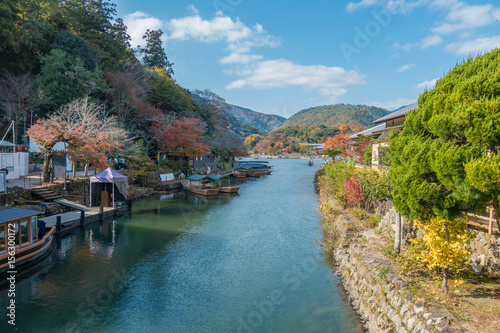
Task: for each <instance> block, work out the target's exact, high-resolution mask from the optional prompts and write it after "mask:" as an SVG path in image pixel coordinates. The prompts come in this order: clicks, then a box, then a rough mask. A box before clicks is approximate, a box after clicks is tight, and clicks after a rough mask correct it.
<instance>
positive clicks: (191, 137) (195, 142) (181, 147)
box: [151, 118, 209, 157]
mask: <svg viewBox="0 0 500 333" xmlns="http://www.w3.org/2000/svg"><path fill="white" fill-rule="evenodd" d="M151 131H152V132H153V134H154V136H155V140H156V143H157V144H158V148H159V149H160V151H164V152H170V153H172V154H174V155H177V156H187V157H197V156H202V155H206V154H207V150H208V148H209V147H208V145H207V144H206V143H205V142H203V140H202V135H203V133H205V131H204V130H203V129H202V128H201V126H200V120H199V119H196V118H181V119H177V120H174V121H173V122H172V123H171V124H169V123H168V122H161V121H156V122H155V124H154V125H153V126H151Z"/></svg>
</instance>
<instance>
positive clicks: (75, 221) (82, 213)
mask: <svg viewBox="0 0 500 333" xmlns="http://www.w3.org/2000/svg"><path fill="white" fill-rule="evenodd" d="M66 201H68V200H66ZM65 204H66V206H70V205H73V208H76V207H77V206H80V207H79V208H82V207H83V208H85V210H83V208H82V210H74V211H70V212H66V213H62V214H57V215H52V216H49V217H42V218H41V220H43V221H45V223H46V224H47V226H55V227H56V233H61V232H65V231H67V230H71V229H74V228H78V227H81V226H84V225H85V224H88V223H92V222H97V221H101V220H103V219H105V218H108V217H112V216H116V215H121V214H123V213H124V212H126V211H128V209H129V207H128V206H121V207H118V208H117V209H113V208H112V207H102V211H101V207H85V206H81V205H79V204H77V203H71V202H66V203H65ZM79 208H78V209H79ZM58 222H59V223H58ZM58 224H59V225H58Z"/></svg>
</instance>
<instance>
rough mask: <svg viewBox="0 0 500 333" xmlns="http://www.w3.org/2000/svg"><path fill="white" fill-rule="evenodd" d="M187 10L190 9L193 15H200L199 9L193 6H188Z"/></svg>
mask: <svg viewBox="0 0 500 333" xmlns="http://www.w3.org/2000/svg"><path fill="white" fill-rule="evenodd" d="M187 9H188V10H189V11H190V12H191V13H193V14H198V13H199V11H198V8H196V7H195V6H194V5H193V4H190V5H188V6H187Z"/></svg>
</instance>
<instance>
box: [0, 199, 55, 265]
mask: <svg viewBox="0 0 500 333" xmlns="http://www.w3.org/2000/svg"><path fill="white" fill-rule="evenodd" d="M39 214H41V212H39V211H34V210H30V209H23V208H12V207H8V206H7V207H2V208H0V274H2V273H5V272H7V271H16V272H17V271H19V268H20V266H22V265H24V264H26V263H29V262H31V261H34V260H36V259H38V258H41V257H42V256H44V255H46V254H47V253H48V251H49V250H50V244H51V243H52V239H53V234H54V232H55V227H53V226H51V227H45V224H44V223H42V222H41V221H40V223H38V219H37V215H39ZM39 224H40V225H39Z"/></svg>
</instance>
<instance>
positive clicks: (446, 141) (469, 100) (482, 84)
mask: <svg viewBox="0 0 500 333" xmlns="http://www.w3.org/2000/svg"><path fill="white" fill-rule="evenodd" d="M499 147H500V49H495V50H493V51H491V52H489V53H486V54H485V55H483V56H478V57H476V58H475V59H473V58H469V59H468V60H467V61H465V62H464V63H462V64H460V65H457V66H456V67H455V68H453V69H452V70H451V71H450V72H449V73H448V74H447V75H446V76H445V77H444V78H442V79H441V80H439V81H438V82H437V83H436V87H435V88H434V89H432V90H430V91H427V92H425V93H423V94H422V95H421V96H420V98H419V100H418V108H417V109H416V110H415V111H413V112H411V113H409V114H408V115H407V117H406V121H405V124H404V129H403V130H402V131H401V132H400V133H397V132H394V133H392V134H391V137H390V148H391V168H390V170H389V177H390V180H391V184H392V185H393V186H394V193H393V201H394V204H395V205H396V207H397V208H398V210H399V211H400V212H401V213H402V214H404V215H410V216H412V217H414V218H418V219H428V218H431V217H432V216H438V217H440V218H444V219H453V218H454V217H456V216H458V215H459V214H460V213H461V212H463V211H475V210H480V209H484V207H485V206H486V205H489V204H492V205H493V206H494V207H495V213H496V215H497V217H498V210H499V200H500V171H499V170H500V155H499V154H498V148H499Z"/></svg>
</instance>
